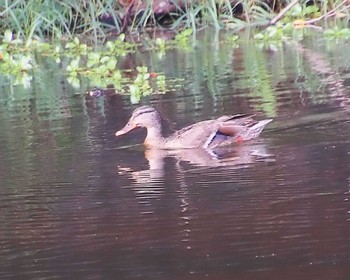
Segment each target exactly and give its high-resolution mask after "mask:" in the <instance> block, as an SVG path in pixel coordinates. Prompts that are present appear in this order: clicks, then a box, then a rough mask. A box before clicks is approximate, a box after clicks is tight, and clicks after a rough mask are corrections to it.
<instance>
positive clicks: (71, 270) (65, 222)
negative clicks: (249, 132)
mask: <svg viewBox="0 0 350 280" xmlns="http://www.w3.org/2000/svg"><path fill="white" fill-rule="evenodd" d="M132 61H133V62H134V63H135V64H138V65H139V64H145V65H149V66H150V67H151V68H152V70H153V71H156V72H159V71H161V72H165V75H166V76H167V77H171V78H179V79H181V80H179V82H178V83H179V85H178V90H177V91H173V92H168V93H166V94H161V95H153V96H151V97H146V98H144V99H142V101H141V103H142V104H149V103H150V104H152V105H154V106H155V107H156V108H157V109H158V110H159V111H160V112H161V115H162V117H163V118H164V123H165V127H166V130H167V131H168V132H169V131H172V130H174V129H177V128H180V127H183V126H185V125H188V124H190V123H193V122H195V121H199V120H204V119H207V118H213V117H218V116H220V115H222V114H231V113H238V112H242V113H254V114H256V115H257V117H258V118H265V117H268V118H274V122H273V123H271V124H270V125H269V126H268V128H267V129H266V130H265V131H264V132H263V134H262V137H261V138H260V139H259V140H257V141H253V142H250V143H246V144H242V145H237V146H234V147H232V148H231V149H230V151H228V152H227V153H225V154H222V155H221V156H220V158H219V159H215V158H213V157H211V156H210V155H208V154H207V153H205V152H204V151H187V152H177V153H171V154H170V153H165V152H155V151H151V152H150V151H148V152H147V151H146V153H145V150H144V148H143V146H142V145H139V144H140V143H142V141H143V138H144V136H145V133H144V131H142V130H139V131H135V132H133V133H130V134H129V135H126V136H125V137H121V138H119V139H116V137H115V136H114V133H115V131H116V130H118V129H120V128H121V127H122V126H123V125H124V124H125V121H126V120H127V118H128V117H129V115H130V113H131V111H132V110H133V109H134V108H135V107H137V105H131V103H130V101H129V98H128V97H127V96H119V95H111V96H102V97H99V98H90V97H87V96H85V95H83V94H80V95H77V94H76V92H77V90H76V89H73V88H72V87H71V86H70V85H69V84H68V83H67V82H66V80H65V79H64V78H63V77H62V76H60V75H58V74H57V72H56V71H55V70H53V71H46V72H45V73H40V74H38V75H37V76H36V77H35V78H34V80H33V83H32V86H31V87H30V88H29V89H24V88H23V87H21V86H11V85H8V84H2V86H1V88H0V91H1V92H0V94H1V99H0V120H1V133H0V155H1V157H0V178H1V183H0V217H1V219H0V278H1V279H152V280H154V279H169V280H173V279H174V280H175V279H176V280H177V279H215V280H217V279H225V280H226V279H269V280H272V279H276V280H277V279H278V280H280V279H282V278H283V279H293V280H294V279H318V280H323V279H324V280H326V279H327V280H329V279H350V200H349V199H350V172H349V169H350V168H349V167H350V129H349V128H350V122H349V112H350V48H349V47H348V43H347V42H341V41H339V42H335V41H332V42H326V41H324V40H323V39H322V38H319V37H307V38H306V39H305V40H304V41H303V43H302V44H300V45H297V44H294V43H286V44H284V45H283V46H279V47H277V49H276V50H275V51H272V50H266V49H260V48H258V47H256V46H254V44H253V43H243V44H242V45H239V47H238V48H236V47H233V46H232V45H230V44H224V43H216V42H215V41H214V40H211V39H208V38H204V39H203V41H201V42H199V43H198V45H197V46H196V48H195V50H193V51H191V50H172V51H169V52H167V53H166V54H165V55H164V56H159V55H157V54H156V53H155V54H143V55H142V56H141V55H137V56H136V57H135V58H134V60H132ZM48 65H49V63H48ZM81 91H83V89H82V90H81Z"/></svg>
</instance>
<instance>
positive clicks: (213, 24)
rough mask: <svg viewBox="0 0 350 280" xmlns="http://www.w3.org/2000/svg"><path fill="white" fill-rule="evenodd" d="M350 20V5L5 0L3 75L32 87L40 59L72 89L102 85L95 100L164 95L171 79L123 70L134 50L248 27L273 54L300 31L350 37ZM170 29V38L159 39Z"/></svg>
mask: <svg viewBox="0 0 350 280" xmlns="http://www.w3.org/2000/svg"><path fill="white" fill-rule="evenodd" d="M349 20H350V1H349V0H333V1H328V0H327V1H326V0H325V1H317V2H314V1H300V0H290V1H277V0H274V1H261V0H239V1H237V0H234V1H233V0H201V1H200V0H197V1H195V0H194V1H184V0H183V1H181V0H147V1H141V0H118V1H116V0H113V1H112V0H95V1H86V0H78V1H69V0H60V1H56V0H42V1H38V0H16V1H9V0H5V1H2V3H1V4H0V78H1V77H2V78H1V79H2V80H3V79H4V77H5V79H7V80H9V83H10V84H13V85H16V84H21V85H24V86H25V87H29V86H30V85H31V80H32V78H33V76H34V75H35V72H37V71H40V67H41V65H40V62H39V61H40V59H38V58H37V55H38V54H39V55H40V56H41V57H47V58H50V59H51V60H52V61H54V62H55V63H57V64H60V65H61V67H62V69H63V72H64V73H65V75H66V76H67V80H68V82H69V83H70V84H71V85H72V86H73V87H76V88H80V85H81V83H82V79H88V80H89V81H90V85H91V88H95V87H96V88H97V89H92V90H89V91H88V94H90V95H92V96H99V95H101V94H103V93H104V92H105V91H106V89H107V88H108V89H109V91H110V88H112V89H113V90H115V92H117V93H121V94H129V95H130V96H131V98H132V99H133V100H134V101H135V102H138V101H139V100H140V98H141V96H143V95H148V94H151V93H154V92H166V91H167V90H168V89H169V85H171V84H172V81H169V80H167V79H166V77H165V76H164V74H163V73H152V72H150V71H149V69H148V68H147V67H146V66H143V65H139V66H137V65H136V66H135V68H134V69H124V68H123V67H121V66H120V61H121V60H123V59H125V57H126V55H128V54H130V53H132V52H135V51H144V50H147V51H157V52H158V53H159V54H160V55H164V53H165V51H166V50H167V49H170V48H181V49H184V50H186V49H187V50H189V49H191V46H192V43H193V40H195V39H196V34H197V33H198V32H199V31H201V30H203V29H205V28H207V27H208V28H211V29H214V30H216V31H219V30H225V31H227V33H226V34H227V35H225V40H226V41H227V42H229V43H230V44H231V45H232V46H234V45H235V44H237V41H238V40H239V39H240V36H242V33H244V32H242V31H244V30H250V31H251V30H253V31H252V32H250V35H249V36H248V38H245V39H244V40H250V39H252V40H256V44H257V45H261V46H262V48H264V47H265V48H270V49H273V45H279V44H281V43H282V42H284V41H285V40H289V39H294V40H296V41H298V40H301V39H302V38H303V36H302V34H300V30H301V33H302V32H303V30H305V29H306V28H307V27H311V28H316V29H317V30H318V31H320V30H321V31H322V32H323V34H324V36H325V38H329V39H331V40H334V39H338V38H345V39H350V29H349ZM296 31H297V32H296ZM167 32H168V33H170V34H171V35H170V36H168V37H167V36H164V37H160V36H158V37H157V35H159V34H161V33H162V34H163V35H164V34H165V33H167ZM295 33H298V34H297V35H296V36H295ZM300 35H301V36H300ZM135 38H137V40H136V39H135ZM38 69H39V70H38ZM173 82H174V81H173ZM174 83H176V82H174ZM174 83H173V84H174Z"/></svg>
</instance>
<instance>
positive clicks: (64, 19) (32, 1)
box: [0, 0, 350, 44]
mask: <svg viewBox="0 0 350 280" xmlns="http://www.w3.org/2000/svg"><path fill="white" fill-rule="evenodd" d="M172 2H173V4H175V5H177V10H176V11H174V12H172V13H171V15H170V19H168V20H167V21H166V22H167V25H166V26H167V27H168V28H169V27H170V28H172V29H185V28H191V29H192V30H193V33H194V34H195V33H196V32H197V30H199V29H202V28H205V27H208V26H210V27H214V28H215V29H216V30H219V29H222V28H226V27H228V28H231V29H240V28H242V27H247V26H256V25H264V24H266V23H268V22H269V21H270V20H271V18H273V17H274V16H275V15H276V13H277V12H279V10H280V9H281V8H283V7H284V6H286V5H287V4H288V3H290V2H291V0H285V1H277V0H275V1H274V2H265V1H262V0H238V1H235V2H233V1H231V0H196V1H194V0H191V1H190V0H189V1H186V2H187V5H185V6H180V5H179V3H181V1H178V0H173V1H172ZM142 3H144V4H145V5H144V8H143V10H142V12H140V13H138V15H137V16H132V17H131V18H130V20H129V23H128V28H129V31H130V32H131V33H133V32H140V31H142V30H144V29H145V27H148V26H150V27H153V28H159V27H162V26H160V23H159V22H158V21H157V20H158V19H157V18H156V16H155V15H154V12H153V10H152V5H153V4H154V1H153V0H144V1H142ZM267 3H269V4H267ZM308 3H309V2H308V1H306V0H303V1H300V3H299V5H298V9H299V11H297V10H296V9H294V14H295V11H297V12H298V14H299V17H303V19H310V18H312V17H313V16H314V15H315V13H314V14H313V15H311V14H308V13H307V9H308V8H307V7H308V5H309V4H308ZM349 5H350V4H349V3H348V2H346V1H344V0H320V1H318V2H317V8H318V14H319V15H320V16H324V18H322V19H323V20H328V19H329V18H334V17H336V16H342V17H343V18H344V19H345V21H347V22H348V21H349V20H350V12H349V11H350V8H349ZM300 9H301V10H300ZM334 10H335V12H333V13H332V11H334ZM122 11H123V10H122V7H121V6H120V5H119V4H118V1H116V0H93V1H85V0H77V1H70V0H61V1H56V0H11V1H10V0H3V1H1V2H0V34H3V33H4V32H5V30H11V31H12V32H14V33H16V36H17V37H18V38H21V39H22V40H24V41H28V42H30V41H31V40H33V39H37V40H38V39H40V40H48V39H71V38H73V37H75V36H78V35H79V36H80V37H81V38H82V37H83V38H85V39H86V40H91V41H92V42H94V43H95V44H97V43H101V42H102V43H103V40H104V39H105V38H106V36H108V35H110V34H111V33H112V32H113V33H114V34H115V33H120V32H121V31H123V30H122V25H123V23H122V19H121V17H120V15H121V13H122ZM328 13H329V16H326V15H327V14H328ZM107 14H108V15H109V17H110V21H109V23H108V24H107V23H104V22H103V21H101V18H102V17H104V16H105V15H107Z"/></svg>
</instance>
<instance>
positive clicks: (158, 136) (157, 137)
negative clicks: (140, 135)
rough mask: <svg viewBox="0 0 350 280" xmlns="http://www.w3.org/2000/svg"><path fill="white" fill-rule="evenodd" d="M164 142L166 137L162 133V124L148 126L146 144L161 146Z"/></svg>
mask: <svg viewBox="0 0 350 280" xmlns="http://www.w3.org/2000/svg"><path fill="white" fill-rule="evenodd" d="M163 143H164V137H163V135H162V127H161V126H153V127H148V128H147V136H146V139H145V145H147V146H150V147H159V146H162V144H163Z"/></svg>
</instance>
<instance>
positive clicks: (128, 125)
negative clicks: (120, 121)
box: [115, 122, 136, 136]
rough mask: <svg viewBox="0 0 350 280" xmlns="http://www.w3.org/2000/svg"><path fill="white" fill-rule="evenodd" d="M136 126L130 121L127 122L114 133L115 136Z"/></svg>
mask: <svg viewBox="0 0 350 280" xmlns="http://www.w3.org/2000/svg"><path fill="white" fill-rule="evenodd" d="M135 127H136V126H135V125H134V124H132V123H131V122H128V123H127V124H126V125H125V126H124V127H123V128H122V129H121V130H118V131H117V132H116V133H115V136H120V135H123V134H126V133H128V132H129V131H131V130H133V129H134V128H135Z"/></svg>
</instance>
